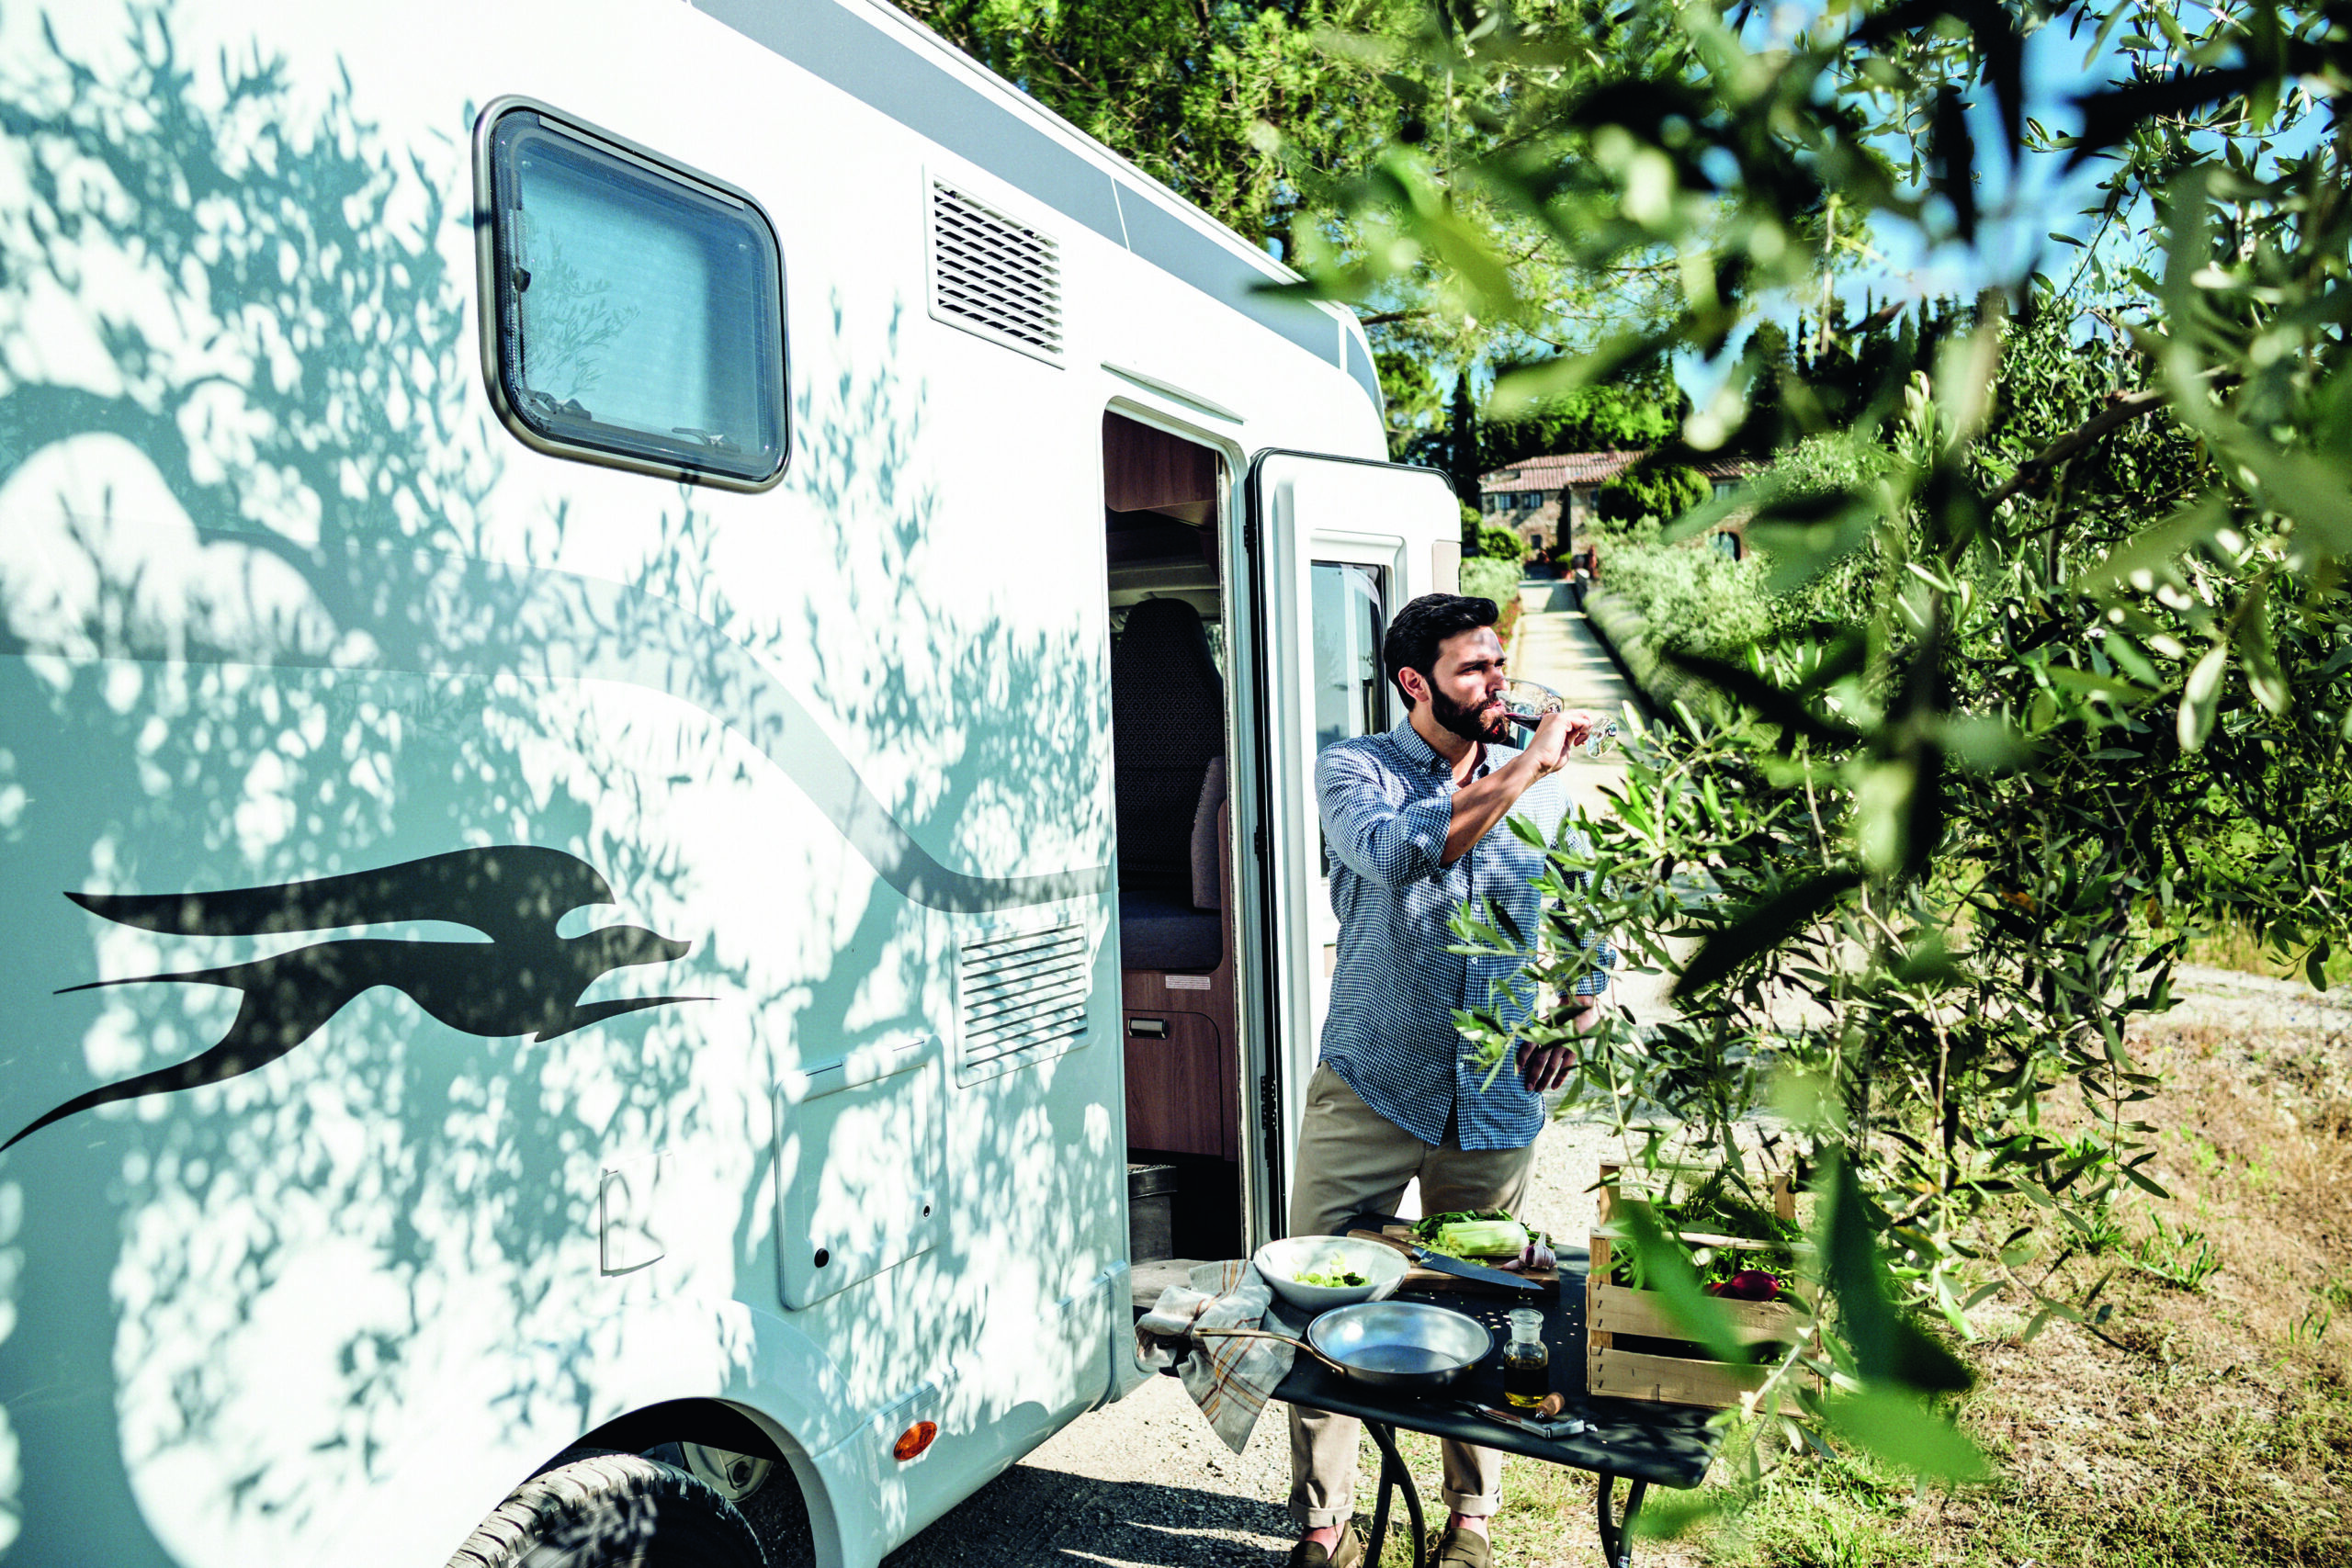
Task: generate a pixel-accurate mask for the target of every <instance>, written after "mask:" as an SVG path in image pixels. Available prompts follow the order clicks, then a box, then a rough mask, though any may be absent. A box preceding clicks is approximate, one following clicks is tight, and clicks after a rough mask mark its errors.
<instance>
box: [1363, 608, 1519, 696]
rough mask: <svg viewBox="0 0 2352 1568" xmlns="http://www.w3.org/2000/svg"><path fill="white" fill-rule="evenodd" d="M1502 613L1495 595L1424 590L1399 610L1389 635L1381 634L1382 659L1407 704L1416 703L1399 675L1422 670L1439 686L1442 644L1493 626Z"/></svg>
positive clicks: (1391, 623) (1389, 676) (1389, 628)
mask: <svg viewBox="0 0 2352 1568" xmlns="http://www.w3.org/2000/svg"><path fill="white" fill-rule="evenodd" d="M1501 613H1502V612H1500V611H1499V610H1498V609H1496V608H1495V602H1494V601H1493V600H1492V599H1479V598H1474V597H1473V596H1471V595H1469V594H1467V593H1424V594H1422V595H1421V596H1420V597H1419V598H1418V599H1416V600H1414V601H1413V602H1412V603H1411V604H1407V605H1406V606H1405V607H1404V608H1403V609H1401V610H1399V611H1397V618H1396V619H1395V620H1393V621H1391V622H1389V623H1388V635H1387V636H1386V637H1383V638H1381V641H1380V662H1381V664H1382V665H1383V666H1384V667H1385V669H1386V670H1387V671H1388V679H1389V680H1390V681H1392V682H1395V683H1396V687H1397V694H1398V695H1400V696H1402V697H1403V698H1404V699H1405V705H1406V706H1407V707H1408V708H1410V707H1411V706H1412V705H1413V694H1412V693H1410V692H1408V691H1406V690H1405V682H1403V681H1402V680H1399V679H1398V677H1399V676H1401V675H1402V674H1404V672H1405V671H1408V670H1418V671H1420V672H1421V679H1422V680H1424V681H1427V682H1430V685H1431V686H1435V685H1436V684H1437V677H1436V675H1435V674H1434V673H1433V671H1435V670H1436V669H1437V650H1438V645H1439V644H1440V643H1442V642H1443V641H1444V640H1445V639H1446V638H1447V637H1460V636H1461V635H1462V634H1463V633H1464V632H1474V631H1476V630H1477V629H1478V628H1479V627H1480V626H1493V625H1494V624H1495V617H1496V616H1497V615H1500V614H1501Z"/></svg>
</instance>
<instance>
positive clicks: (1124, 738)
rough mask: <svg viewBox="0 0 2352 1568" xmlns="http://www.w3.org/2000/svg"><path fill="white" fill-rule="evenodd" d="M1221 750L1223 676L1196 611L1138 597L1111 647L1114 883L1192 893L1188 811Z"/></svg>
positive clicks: (1187, 898) (1184, 894) (1175, 603)
mask: <svg viewBox="0 0 2352 1568" xmlns="http://www.w3.org/2000/svg"><path fill="white" fill-rule="evenodd" d="M1224 751H1225V682H1223V681H1221V680H1219V679H1218V678H1217V672H1216V663H1215V661H1214V660H1211V659H1210V657H1209V639H1208V634H1207V633H1206V632H1205V631H1204V630H1203V629H1202V627H1201V616H1200V612H1199V611H1197V610H1195V609H1193V607H1192V606H1191V605H1190V604H1186V603H1184V601H1182V599H1147V600H1145V601H1144V602H1143V603H1142V604H1137V605H1136V607H1135V608H1134V609H1132V610H1130V611H1128V612H1127V625H1126V629H1125V631H1124V632H1122V633H1121V634H1120V637H1119V642H1118V646H1117V647H1116V648H1115V649H1113V650H1112V653H1111V753H1112V757H1113V760H1114V767H1115V768H1116V771H1117V784H1118V793H1119V806H1118V813H1119V818H1118V819H1119V886H1122V887H1135V888H1143V889H1148V890H1152V891H1159V892H1167V893H1174V894H1180V895H1181V896H1182V897H1183V899H1184V901H1185V902H1187V903H1190V902H1191V901H1192V889H1193V814H1194V812H1195V811H1196V810H1197V809H1198V808H1199V807H1200V803H1201V781H1202V780H1203V778H1204V777H1205V776H1206V774H1207V773H1208V766H1209V759H1210V758H1212V757H1216V756H1220V755H1222V754H1223V753H1224Z"/></svg>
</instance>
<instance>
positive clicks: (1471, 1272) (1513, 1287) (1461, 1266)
mask: <svg viewBox="0 0 2352 1568" xmlns="http://www.w3.org/2000/svg"><path fill="white" fill-rule="evenodd" d="M1348 1234H1349V1235H1351V1236H1356V1237H1358V1238H1360V1239H1362V1240H1364V1241H1376V1242H1378V1243H1379V1244H1380V1245H1381V1246H1383V1247H1394V1248H1396V1249H1397V1251H1398V1252H1401V1253H1403V1254H1404V1255H1405V1256H1406V1257H1408V1258H1411V1259H1412V1260H1413V1261H1414V1262H1416V1263H1418V1264H1419V1265H1420V1266H1421V1267H1422V1268H1424V1269H1431V1270H1433V1271H1435V1272H1437V1273H1440V1274H1451V1275H1453V1276H1454V1277H1455V1278H1456V1279H1460V1280H1476V1281H1477V1282H1478V1283H1479V1284H1482V1285H1494V1286H1498V1287H1499V1288H1501V1289H1503V1290H1506V1291H1524V1292H1528V1293H1529V1294H1531V1295H1538V1296H1541V1295H1549V1294H1551V1293H1552V1292H1554V1290H1555V1286H1553V1285H1549V1284H1545V1283H1544V1281H1543V1280H1529V1279H1524V1278H1522V1277H1521V1276H1520V1275H1517V1274H1512V1273H1508V1272H1506V1271H1504V1270H1503V1269H1489V1268H1487V1266H1486V1265H1485V1264H1483V1263H1472V1262H1469V1261H1468V1260H1466V1259H1464V1258H1453V1257H1449V1256H1447V1255H1446V1254H1445V1253H1442V1252H1431V1251H1430V1249H1429V1248H1427V1247H1416V1246H1414V1245H1413V1244H1412V1243H1411V1242H1409V1241H1399V1240H1398V1239H1397V1237H1395V1236H1393V1235H1384V1234H1383V1233H1381V1232H1379V1231H1368V1230H1351V1231H1350V1232H1349V1233H1348Z"/></svg>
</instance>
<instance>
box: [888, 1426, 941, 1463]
mask: <svg viewBox="0 0 2352 1568" xmlns="http://www.w3.org/2000/svg"><path fill="white" fill-rule="evenodd" d="M937 1436H939V1423H938V1422H936V1421H918V1422H916V1423H915V1424H914V1425H913V1426H911V1427H908V1428H907V1429H906V1430H905V1431H903V1432H901V1433H899V1440H898V1441H897V1442H895V1443H892V1444H891V1445H890V1457H891V1458H892V1459H895V1460H897V1461H899V1463H900V1464H904V1463H906V1462H907V1461H909V1460H910V1459H913V1458H914V1457H915V1456H916V1455H918V1454H920V1453H922V1450H925V1449H927V1448H929V1447H931V1440H932V1439H933V1438H936V1437H937Z"/></svg>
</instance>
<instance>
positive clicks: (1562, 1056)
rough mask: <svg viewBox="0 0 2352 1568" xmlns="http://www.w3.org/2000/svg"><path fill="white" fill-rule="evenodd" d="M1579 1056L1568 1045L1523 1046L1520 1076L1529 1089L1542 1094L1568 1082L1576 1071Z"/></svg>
mask: <svg viewBox="0 0 2352 1568" xmlns="http://www.w3.org/2000/svg"><path fill="white" fill-rule="evenodd" d="M1576 1065H1577V1054H1576V1052H1575V1050H1574V1049H1573V1048H1572V1047H1569V1046H1566V1045H1521V1047H1520V1048H1519V1076H1520V1077H1521V1078H1522V1079H1523V1080H1525V1082H1526V1084H1527V1087H1528V1088H1529V1089H1533V1090H1534V1091H1535V1092H1536V1093H1538V1094H1542V1093H1544V1092H1545V1091H1546V1090H1548V1089H1557V1088H1559V1087H1560V1086H1561V1085H1562V1084H1564V1083H1566V1082H1567V1081H1568V1074H1569V1073H1570V1072H1572V1071H1574V1070H1575V1067H1576Z"/></svg>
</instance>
